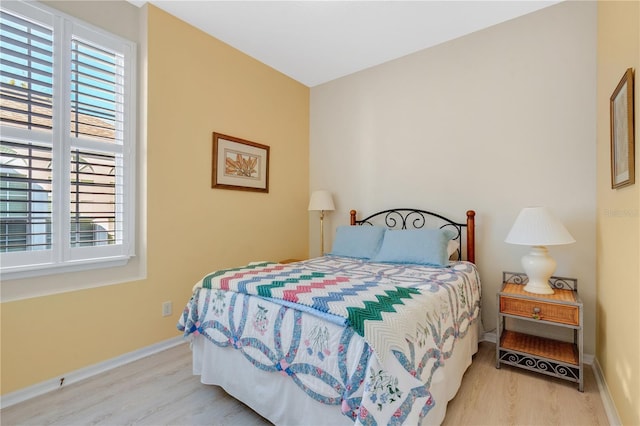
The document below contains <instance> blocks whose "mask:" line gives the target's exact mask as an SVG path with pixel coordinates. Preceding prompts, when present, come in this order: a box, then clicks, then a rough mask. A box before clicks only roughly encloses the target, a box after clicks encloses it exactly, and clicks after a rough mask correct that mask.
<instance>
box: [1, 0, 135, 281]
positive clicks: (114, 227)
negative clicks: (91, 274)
mask: <svg viewBox="0 0 640 426" xmlns="http://www.w3.org/2000/svg"><path fill="white" fill-rule="evenodd" d="M0 12H1V17H0V257H1V258H0V262H1V271H2V278H3V279H7V278H21V277H26V276H31V275H41V274H46V273H54V272H67V271H74V270H81V269H89V268H94V267H105V266H112V265H122V264H125V263H126V262H127V260H128V259H129V258H130V257H131V256H133V254H134V247H135V244H134V236H135V230H134V223H135V215H134V205H135V204H134V203H135V194H134V189H135V183H134V176H135V151H136V150H135V120H136V118H135V56H136V46H135V43H133V42H130V41H127V40H124V39H121V38H119V37H117V36H114V35H111V34H108V33H106V32H105V31H103V30H98V29H95V28H93V27H91V26H90V25H88V24H85V23H83V22H81V21H79V20H77V19H75V18H72V17H70V16H68V15H65V14H62V13H60V12H57V11H55V10H54V9H50V8H47V7H45V6H42V5H39V4H38V3H34V2H10V3H9V2H5V3H3V4H2V5H1V6H0Z"/></svg>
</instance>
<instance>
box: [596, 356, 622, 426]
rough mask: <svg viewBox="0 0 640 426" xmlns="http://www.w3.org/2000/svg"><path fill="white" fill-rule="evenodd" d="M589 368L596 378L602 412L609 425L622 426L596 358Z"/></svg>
mask: <svg viewBox="0 0 640 426" xmlns="http://www.w3.org/2000/svg"><path fill="white" fill-rule="evenodd" d="M591 368H592V370H593V375H594V376H595V378H596V383H597V384H598V390H599V391H600V398H602V405H604V412H605V413H606V414H607V419H608V420H609V424H610V425H611V426H619V425H622V422H621V421H620V416H619V415H618V410H616V405H615V404H614V403H613V399H612V398H611V393H610V392H609V386H607V381H606V380H605V379H604V374H602V368H600V363H599V362H598V358H594V360H593V364H592V365H591Z"/></svg>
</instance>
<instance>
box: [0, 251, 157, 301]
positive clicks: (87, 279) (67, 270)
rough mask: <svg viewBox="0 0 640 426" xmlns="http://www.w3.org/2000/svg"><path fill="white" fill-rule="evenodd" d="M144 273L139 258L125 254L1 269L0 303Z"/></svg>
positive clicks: (124, 279)
mask: <svg viewBox="0 0 640 426" xmlns="http://www.w3.org/2000/svg"><path fill="white" fill-rule="evenodd" d="M145 276H146V268H145V267H144V265H143V262H141V259H140V258H139V257H131V258H129V257H126V256H122V257H116V258H112V259H108V260H103V261H99V262H96V261H95V260H94V261H91V262H77V263H73V264H65V265H57V266H53V265H45V266H43V267H41V268H37V269H33V268H32V269H30V270H14V271H2V272H1V273H0V281H1V284H0V286H1V290H2V291H1V292H0V302H2V303H4V302H11V301H16V300H21V299H29V298H33V297H41V296H49V295H53V294H58V293H67V292H71V291H77V290H83V289H88V288H95V287H101V286H106V285H112V284H121V283H124V282H128V281H135V280H139V279H143V278H145ZM40 277H46V279H44V280H43V279H42V278H40ZM34 278H35V279H34ZM45 281H46V282H45Z"/></svg>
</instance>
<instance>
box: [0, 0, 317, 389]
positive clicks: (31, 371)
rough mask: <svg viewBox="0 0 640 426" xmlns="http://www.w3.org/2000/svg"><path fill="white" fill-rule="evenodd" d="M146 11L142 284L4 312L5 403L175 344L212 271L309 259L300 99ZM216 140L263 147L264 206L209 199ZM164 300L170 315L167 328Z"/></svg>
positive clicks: (277, 77) (251, 198) (69, 8)
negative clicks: (266, 164)
mask: <svg viewBox="0 0 640 426" xmlns="http://www.w3.org/2000/svg"><path fill="white" fill-rule="evenodd" d="M73 3H74V2H67V3H66V4H65V7H66V10H65V12H67V13H71V14H73V12H74V5H73ZM78 3H82V2H78ZM121 3H122V2H121ZM116 4H117V3H116ZM51 6H54V7H55V6H56V4H55V3H52V4H51ZM78 7H82V5H78ZM101 7H107V8H108V7H110V6H109V3H104V4H103V5H102V6H101ZM113 7H116V6H113ZM147 12H148V19H147V20H146V21H144V20H143V22H142V25H143V26H144V25H146V24H148V32H147V34H146V36H147V37H148V39H147V40H148V50H147V48H146V47H145V46H144V43H143V44H142V45H140V46H139V49H140V50H141V55H140V56H141V59H142V60H141V61H140V64H139V66H140V67H143V68H147V67H148V86H147V87H146V88H143V90H142V92H143V93H145V91H146V93H147V97H146V100H145V101H144V102H146V103H147V107H148V115H147V117H146V119H147V120H148V123H147V124H148V125H147V127H146V133H147V140H146V150H143V152H142V154H143V155H141V157H142V158H144V154H145V151H146V157H147V160H146V178H145V177H144V170H145V168H144V167H143V169H142V170H141V171H142V173H141V175H142V177H143V178H144V183H145V185H144V188H145V190H146V198H145V199H143V200H142V202H141V203H140V205H141V208H142V209H143V211H146V212H147V214H146V215H145V218H146V219H143V221H142V222H143V223H141V227H142V229H144V230H145V231H146V235H147V241H146V244H145V247H144V248H146V251H147V278H146V279H142V280H139V281H135V282H128V283H123V284H118V285H111V286H106V287H98V288H93V289H87V290H82V291H74V292H68V293H63V294H58V295H53V296H46V297H36V298H31V299H24V300H18V301H13V302H6V303H2V306H1V315H2V325H1V327H2V328H1V330H2V331H1V339H2V349H1V351H2V352H1V353H2V370H1V371H2V389H1V391H2V394H7V393H10V392H13V391H16V390H18V389H22V388H25V387H27V386H30V385H33V384H36V383H39V382H42V381H44V380H47V379H51V378H56V377H58V376H60V375H62V374H65V373H67V372H70V371H74V370H77V369H80V368H82V367H85V366H88V365H92V364H95V363H98V362H101V361H104V360H108V359H110V358H114V357H116V356H118V355H122V354H124V353H127V352H130V351H133V350H136V349H139V348H143V347H145V346H148V345H151V344H153V343H156V342H159V341H163V340H166V339H169V338H171V337H174V336H178V332H177V330H176V327H175V325H176V322H177V319H178V315H179V314H180V312H181V310H182V307H183V306H184V304H185V303H186V302H187V300H188V298H189V295H190V290H191V287H192V286H193V284H194V283H195V281H197V280H198V279H199V278H201V277H202V275H204V274H205V273H207V272H209V271H211V270H214V269H217V268H220V267H228V266H236V265H239V264H242V263H246V262H249V261H252V260H279V259H285V258H291V257H305V256H306V255H307V250H308V212H307V209H306V208H307V202H308V196H309V189H308V187H309V180H308V175H309V166H308V157H309V148H308V146H309V141H308V139H309V89H308V88H307V87H305V86H303V85H301V84H299V83H297V82H295V81H293V80H292V79H290V78H288V77H286V76H284V75H282V74H280V73H278V72H277V71H275V70H273V69H271V68H269V67H267V66H266V65H264V64H261V63H259V62H257V61H256V60H254V59H252V58H250V57H248V56H246V55H244V54H242V53H240V52H239V51H237V50H235V49H233V48H231V47H229V46H227V45H225V44H224V43H222V42H220V41H218V40H216V39H213V38H212V37H210V36H207V35H205V34H204V33H202V32H200V31H199V30H197V29H195V28H193V27H191V26H189V25H186V24H185V23H183V22H182V21H180V20H178V19H176V18H174V17H172V16H171V15H168V14H166V13H165V12H163V11H161V10H160V9H157V8H155V7H153V6H148V10H147ZM143 15H144V14H143ZM114 19H117V14H114ZM145 22H146V23H145ZM142 123H144V120H142ZM213 131H216V132H221V133H225V134H229V135H233V136H236V137H239V138H243V139H247V140H251V141H254V142H258V143H262V144H265V145H269V146H270V147H271V162H270V184H269V186H270V191H269V193H268V194H264V193H253V192H241V191H229V190H219V189H211V151H212V136H211V134H212V132H213ZM143 133H144V132H143ZM142 142H143V147H144V146H145V145H144V141H142ZM141 194H142V196H144V195H145V191H141ZM145 201H146V203H145ZM145 222H146V225H145ZM97 274H100V272H98V273H97ZM47 279H48V278H47V277H45V278H37V279H32V280H24V281H25V284H33V283H35V282H38V281H40V282H42V281H44V282H46V281H47ZM55 279H58V280H65V279H69V280H77V277H76V276H72V274H67V275H62V276H57V277H56V278H55ZM168 300H171V301H173V304H174V309H173V311H174V315H173V316H171V317H168V318H162V317H161V305H162V302H163V301H168Z"/></svg>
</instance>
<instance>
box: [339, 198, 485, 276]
mask: <svg viewBox="0 0 640 426" xmlns="http://www.w3.org/2000/svg"><path fill="white" fill-rule="evenodd" d="M349 214H350V215H351V221H350V222H351V225H365V224H366V225H374V224H376V223H383V224H384V226H386V227H387V228H390V229H420V228H423V227H425V225H427V224H428V223H433V222H434V221H435V222H436V223H435V225H436V226H437V227H439V228H441V229H444V228H449V229H452V230H454V231H455V232H456V236H455V237H454V238H453V239H454V240H459V242H460V245H459V247H458V259H462V258H463V257H462V230H463V228H465V229H466V234H467V241H466V242H467V246H466V248H467V251H466V260H468V261H469V262H472V263H475V259H476V256H475V215H476V212H475V211H473V210H468V211H467V222H466V223H458V222H455V221H454V220H451V219H449V218H447V217H444V216H442V215H440V214H438V213H434V212H430V211H427V210H420V209H408V208H398V209H389V210H382V211H379V212H377V213H373V214H372V215H369V216H367V217H365V218H364V219H356V211H355V210H351V211H350V212H349ZM434 227H435V226H434Z"/></svg>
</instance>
